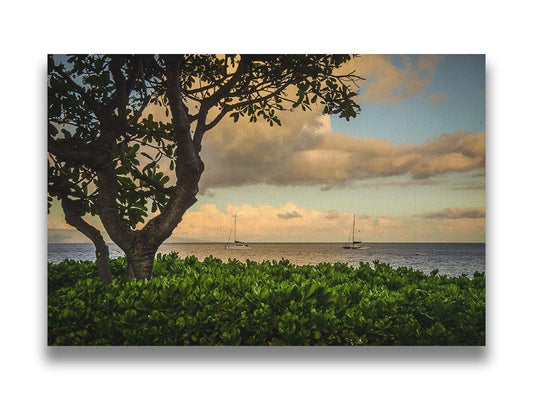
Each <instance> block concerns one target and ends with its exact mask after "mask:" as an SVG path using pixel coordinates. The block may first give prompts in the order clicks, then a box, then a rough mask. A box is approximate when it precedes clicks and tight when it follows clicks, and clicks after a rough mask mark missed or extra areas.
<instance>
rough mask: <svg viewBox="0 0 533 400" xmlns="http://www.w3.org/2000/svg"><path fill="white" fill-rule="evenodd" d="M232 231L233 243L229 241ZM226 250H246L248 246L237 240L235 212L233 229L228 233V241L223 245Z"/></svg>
mask: <svg viewBox="0 0 533 400" xmlns="http://www.w3.org/2000/svg"><path fill="white" fill-rule="evenodd" d="M232 233H233V243H230V241H229V240H230V239H231V234H232ZM224 248H225V249H227V250H248V249H249V248H250V246H248V245H247V244H246V243H244V242H241V241H239V240H237V214H235V222H234V224H233V229H232V231H231V232H230V233H229V237H228V242H227V243H226V246H224Z"/></svg>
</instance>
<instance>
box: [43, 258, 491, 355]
mask: <svg viewBox="0 0 533 400" xmlns="http://www.w3.org/2000/svg"><path fill="white" fill-rule="evenodd" d="M112 269H113V275H115V276H116V277H118V278H117V279H115V280H114V281H113V282H112V283H111V284H110V285H109V286H108V287H104V286H103V284H102V283H101V281H100V279H98V276H97V272H96V268H95V266H94V263H93V262H89V261H72V260H65V261H64V262H61V263H59V264H49V265H48V343H49V344H50V345H108V344H111V345H326V344H327V345H484V344H485V274H484V273H475V274H474V277H473V279H470V278H469V277H467V276H466V275H463V276H460V277H447V276H439V275H437V271H433V272H432V274H431V275H425V274H424V273H422V272H420V271H416V270H413V269H411V268H403V267H402V268H398V269H393V268H392V267H390V266H389V265H387V264H380V263H378V262H375V263H374V266H373V267H371V266H370V265H369V264H363V263H361V265H360V267H358V268H357V269H354V268H352V267H350V266H347V265H346V264H335V265H331V264H320V265H317V266H295V265H292V264H290V263H289V262H288V261H286V260H282V261H280V262H275V261H274V262H263V263H256V262H252V261H247V262H246V263H242V262H239V261H237V260H229V261H228V262H227V263H223V262H222V261H221V260H219V259H216V258H213V257H209V258H206V259H205V260H204V261H203V262H200V261H198V259H197V258H196V257H187V258H185V259H181V258H179V257H178V255H177V254H170V255H158V256H157V259H156V260H155V263H154V270H153V271H154V275H153V278H152V279H150V280H133V281H132V282H129V283H126V282H125V281H124V280H123V277H124V274H125V269H126V261H125V259H123V258H119V259H116V260H113V261H112Z"/></svg>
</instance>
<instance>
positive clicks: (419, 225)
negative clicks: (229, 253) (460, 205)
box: [169, 202, 485, 243]
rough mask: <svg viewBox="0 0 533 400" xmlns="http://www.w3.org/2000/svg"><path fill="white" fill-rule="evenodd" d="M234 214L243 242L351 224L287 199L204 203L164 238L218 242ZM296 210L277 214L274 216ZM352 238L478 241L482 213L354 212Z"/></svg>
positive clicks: (338, 235)
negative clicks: (468, 215)
mask: <svg viewBox="0 0 533 400" xmlns="http://www.w3.org/2000/svg"><path fill="white" fill-rule="evenodd" d="M235 214H237V216H238V217H237V240H243V241H249V242H262V241H267V242H297V241H315V242H339V243H340V242H345V241H347V240H348V238H349V236H350V233H351V229H352V218H353V214H350V213H341V212H338V211H337V210H329V211H327V212H324V211H320V210H314V209H309V208H306V207H299V206H297V205H296V204H293V203H290V202H289V203H286V204H283V205H279V206H272V205H268V204H259V205H257V206H251V205H249V204H242V205H239V206H237V205H233V204H230V205H228V207H227V208H226V210H225V211H221V210H219V209H218V208H217V207H216V206H215V205H214V204H205V205H203V206H202V207H200V209H199V210H198V211H188V212H187V213H186V214H185V215H184V217H183V221H182V222H181V223H180V225H179V226H178V228H177V229H176V230H175V231H174V234H173V236H172V237H171V238H170V239H169V241H170V242H172V241H185V242H186V241H190V240H193V241H198V240H200V241H213V242H224V241H226V240H227V239H228V235H229V233H230V231H231V228H232V226H233V216H234V215H235ZM296 214H297V215H299V217H296V218H285V219H284V218H280V217H279V215H296ZM355 226H356V239H357V240H362V241H365V242H387V241H392V242H394V241H402V242H403V241H421V242H427V241H430V242H431V241H432V242H439V241H441V242H446V241H452V242H453V241H456V242H465V241H466V242H483V241H484V240H485V218H484V217H479V218H435V219H434V220H432V221H431V223H429V222H428V221H427V219H425V218H416V217H415V218H396V217H387V216H368V215H357V216H356V225H355Z"/></svg>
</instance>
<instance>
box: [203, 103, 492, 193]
mask: <svg viewBox="0 0 533 400" xmlns="http://www.w3.org/2000/svg"><path fill="white" fill-rule="evenodd" d="M287 114H291V117H292V118H287V117H288V115H285V116H284V117H285V118H284V119H282V121H283V124H282V126H281V127H277V128H275V129H273V128H271V127H269V126H268V125H267V124H266V123H264V122H262V121H259V122H257V123H255V124H249V123H248V122H246V121H244V122H242V123H241V122H238V123H236V124H235V123H233V122H232V121H223V122H221V124H220V125H219V127H218V128H217V129H216V130H215V132H213V134H209V135H208V136H206V139H205V141H206V143H205V145H204V152H203V156H204V160H205V161H206V170H205V172H204V176H203V177H202V180H201V182H200V187H201V189H202V190H203V191H205V190H206V189H207V188H215V187H235V186H243V185H248V184H272V185H280V186H287V185H322V186H323V187H327V188H330V187H334V186H343V185H346V184H348V183H350V182H352V181H354V180H364V179H370V178H383V177H397V176H410V177H411V178H412V179H415V180H418V181H419V182H420V183H421V184H428V182H429V181H428V178H432V177H435V176H438V175H442V174H445V173H450V172H467V171H473V170H478V169H483V168H484V166H485V134H484V133H475V134H474V133H470V132H465V131H456V132H454V133H450V134H443V135H441V136H440V137H438V138H435V139H432V140H431V141H429V142H427V143H425V144H423V145H412V144H408V143H407V144H399V145H395V144H391V143H390V142H389V141H387V140H383V139H377V138H365V139H362V138H356V137H352V136H349V135H343V134H340V133H338V132H333V131H332V130H331V126H330V117H329V116H327V115H326V116H324V115H320V114H319V112H318V111H317V110H315V111H313V112H308V113H303V112H300V113H298V112H296V113H287Z"/></svg>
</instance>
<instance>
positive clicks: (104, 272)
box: [61, 196, 113, 285]
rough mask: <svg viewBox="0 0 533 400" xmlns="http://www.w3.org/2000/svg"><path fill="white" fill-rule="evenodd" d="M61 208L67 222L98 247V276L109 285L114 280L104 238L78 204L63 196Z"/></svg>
mask: <svg viewBox="0 0 533 400" xmlns="http://www.w3.org/2000/svg"><path fill="white" fill-rule="evenodd" d="M61 206H62V207H63V212H64V213H65V221H66V222H67V224H69V225H72V226H73V227H74V228H76V229H77V230H78V231H80V232H81V233H83V234H84V235H85V236H87V237H88V238H89V239H90V240H91V241H92V242H93V244H94V246H95V247H96V268H97V269H98V275H99V276H100V278H101V279H102V281H103V282H104V284H105V285H108V284H109V283H110V282H111V281H112V280H113V275H112V274H111V269H110V267H109V248H108V247H107V244H106V243H105V241H104V238H103V237H102V234H101V233H100V231H99V230H98V229H96V228H95V227H94V226H92V225H90V224H89V223H87V222H86V221H85V220H84V219H83V218H82V216H81V214H80V212H79V207H78V206H77V204H76V202H75V201H73V200H70V199H69V198H68V197H66V196H63V198H62V199H61Z"/></svg>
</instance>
